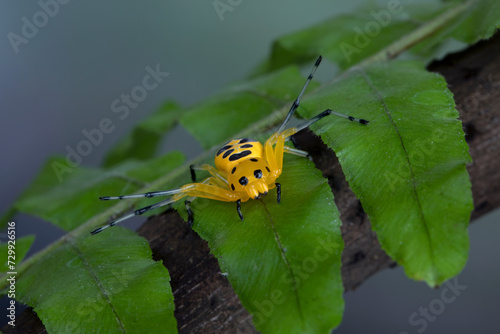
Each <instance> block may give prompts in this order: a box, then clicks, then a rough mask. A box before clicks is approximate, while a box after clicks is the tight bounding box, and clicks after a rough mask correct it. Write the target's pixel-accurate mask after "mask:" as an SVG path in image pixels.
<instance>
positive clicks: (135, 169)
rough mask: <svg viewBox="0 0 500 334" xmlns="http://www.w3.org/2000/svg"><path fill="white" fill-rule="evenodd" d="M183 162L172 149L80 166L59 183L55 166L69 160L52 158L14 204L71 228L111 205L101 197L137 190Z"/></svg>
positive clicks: (20, 209) (20, 208)
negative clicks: (109, 165)
mask: <svg viewBox="0 0 500 334" xmlns="http://www.w3.org/2000/svg"><path fill="white" fill-rule="evenodd" d="M182 162H184V156H183V155H182V154H181V153H179V152H172V153H169V154H167V155H164V156H162V157H159V158H156V159H153V160H151V161H148V162H147V163H145V162H138V161H129V162H126V163H122V164H120V165H118V166H116V167H115V168H113V169H99V168H87V167H78V168H74V169H72V171H71V173H70V174H69V175H67V176H66V177H65V178H64V182H62V183H59V180H58V177H57V176H56V174H55V173H54V168H55V166H59V165H65V164H66V161H65V160H64V159H62V158H56V159H52V160H50V161H48V162H47V163H46V164H45V166H44V168H43V169H42V171H41V172H40V174H39V175H38V176H37V178H36V179H35V181H34V182H33V183H32V184H31V186H30V187H29V188H28V189H27V190H26V191H25V193H24V194H23V195H22V196H21V198H20V199H19V200H18V201H17V202H16V203H15V204H14V207H15V209H17V210H19V211H20V212H24V213H28V214H32V215H34V216H37V217H40V218H42V219H45V220H46V221H49V222H51V223H53V224H55V225H57V226H59V227H61V228H63V229H65V230H67V231H70V230H72V229H74V228H76V227H77V226H79V225H80V224H81V223H82V222H84V221H86V220H88V219H90V218H91V217H94V216H95V215H97V214H98V213H100V212H102V211H104V210H106V209H107V208H108V207H109V202H102V201H99V197H100V196H106V195H110V194H116V195H121V194H127V193H132V192H134V191H137V190H138V189H140V188H142V186H144V185H145V183H146V182H152V181H153V180H155V179H157V178H159V177H160V176H162V175H164V174H166V173H168V172H169V171H171V170H173V169H174V168H175V167H178V166H179V165H181V164H182ZM117 192H118V194H117ZM140 203H141V204H143V203H144V202H140Z"/></svg>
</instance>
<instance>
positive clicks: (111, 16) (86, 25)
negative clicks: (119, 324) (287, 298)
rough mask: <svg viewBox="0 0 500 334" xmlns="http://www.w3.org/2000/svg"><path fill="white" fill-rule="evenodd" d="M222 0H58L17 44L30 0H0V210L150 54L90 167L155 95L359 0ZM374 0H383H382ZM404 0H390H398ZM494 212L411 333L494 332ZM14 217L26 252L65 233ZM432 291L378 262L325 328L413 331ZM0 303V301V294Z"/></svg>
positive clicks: (160, 97) (176, 95) (190, 143)
mask: <svg viewBox="0 0 500 334" xmlns="http://www.w3.org/2000/svg"><path fill="white" fill-rule="evenodd" d="M44 1H46V0H44ZM61 2H63V1H62V0H61ZM223 2H224V3H233V4H235V5H233V6H231V8H232V11H226V12H225V13H224V14H223V15H222V16H220V15H219V14H218V13H217V11H216V10H215V8H214V4H213V1H204V2H194V1H175V2H174V1H148V2H147V3H146V2H143V3H140V2H139V1H129V0H128V1H125V0H120V1H118V0H108V1H105V2H103V1H96V0H92V1H67V3H66V4H64V5H60V6H59V9H58V12H57V13H56V14H55V15H54V16H53V17H50V18H49V20H48V22H47V24H46V25H45V26H43V27H41V28H39V29H38V32H37V33H36V35H35V36H34V37H32V38H30V39H29V40H28V42H27V43H26V44H20V45H19V47H18V50H17V51H18V52H16V51H15V50H14V48H13V46H12V45H11V43H10V42H9V39H8V38H7V35H8V34H9V33H10V32H13V33H16V34H18V35H21V27H22V26H23V24H24V23H23V17H26V18H28V19H29V20H30V21H31V20H32V17H33V15H34V14H35V13H37V12H38V11H40V10H41V7H40V5H39V4H38V3H37V2H35V1H29V2H28V1H2V2H1V3H0V36H1V38H0V113H1V116H2V117H1V120H0V152H1V163H0V175H1V176H0V177H1V193H0V195H1V201H0V212H2V213H4V212H5V211H6V210H7V209H8V208H9V207H10V205H11V204H12V203H13V202H14V201H15V199H16V198H17V197H18V196H19V195H20V194H21V193H22V191H23V189H25V188H26V187H27V186H28V185H29V183H30V182H31V181H32V180H33V178H34V177H35V176H36V174H37V172H38V171H39V169H40V168H41V166H42V165H43V163H44V162H45V161H46V159H47V158H48V157H49V156H52V155H65V154H66V153H67V152H66V149H65V148H66V146H67V145H69V146H71V147H73V148H74V147H75V146H76V144H77V143H78V142H79V141H80V140H82V139H84V136H83V134H82V130H89V131H90V130H91V129H94V128H96V127H97V126H98V125H99V122H100V120H101V119H102V118H104V117H109V118H113V119H116V114H113V113H112V112H111V107H110V105H111V102H112V101H113V100H115V99H116V98H119V97H120V95H121V94H122V93H130V90H131V89H132V88H133V87H134V86H136V85H139V84H141V82H142V78H143V77H144V75H145V74H146V70H145V68H146V66H151V67H153V68H154V67H155V66H156V65H157V64H160V69H161V70H162V71H165V72H169V76H168V77H167V78H165V79H164V81H163V82H162V83H161V84H160V85H159V86H158V88H156V89H154V90H153V91H150V92H148V95H147V98H146V99H145V100H144V101H142V102H140V103H139V105H138V106H137V108H135V109H132V111H131V113H130V115H129V116H128V117H127V118H126V119H124V120H123V121H116V122H114V124H115V125H116V128H115V130H114V131H113V132H112V133H110V134H106V135H105V136H104V138H103V141H102V143H101V144H100V145H98V146H96V147H93V150H92V153H91V154H90V155H89V156H87V157H84V159H83V161H82V165H85V166H98V165H99V164H100V163H101V160H102V158H103V156H104V155H105V153H106V152H107V151H108V150H109V149H110V148H111V147H112V146H113V145H114V143H116V142H117V141H118V140H119V139H120V138H121V137H122V136H124V135H125V134H126V133H127V132H128V131H129V130H130V129H131V128H132V127H133V126H134V125H135V124H136V123H137V122H138V121H139V120H141V119H143V118H145V117H146V116H147V115H148V114H150V113H151V112H153V111H154V110H155V109H157V108H158V107H159V106H160V105H161V104H162V103H163V102H164V101H166V100H169V99H172V100H175V101H177V102H179V103H180V104H181V105H184V106H189V105H191V104H193V103H196V102H198V101H200V100H202V99H204V98H206V97H208V96H210V95H212V94H214V93H215V92H217V91H218V90H220V89H221V88H223V87H224V86H225V85H227V84H229V83H231V82H234V81H236V80H241V79H244V78H245V77H246V76H248V75H249V73H250V72H251V71H252V70H253V69H254V68H255V67H256V66H257V65H258V64H259V62H261V61H262V60H263V59H264V58H265V57H266V56H267V55H268V54H269V51H270V47H271V43H272V42H273V40H274V39H276V38H278V37H280V36H282V35H283V34H287V33H291V32H294V31H296V30H299V29H302V28H305V27H308V26H310V25H313V24H315V23H318V22H320V21H322V20H325V19H327V18H330V17H331V16H334V15H338V14H341V13H344V12H351V11H355V10H356V9H357V8H359V6H361V5H363V4H364V3H365V1H362V0H351V1H348V2H340V1H319V0H314V1H290V0H289V1H284V0H277V1H273V2H269V1H268V2H266V1H263V0H254V1H248V0H241V1H239V0H238V1H236V0H233V1H232V2H230V1H226V0H223ZM377 2H379V3H380V4H381V5H382V6H386V5H387V2H388V0H386V1H377ZM410 2H411V1H410V0H408V1H404V0H402V1H401V3H402V5H403V6H404V5H405V4H407V3H410ZM428 2H429V3H433V1H428ZM307 70H308V69H304V73H305V72H307ZM334 72H335V67H334V66H333V65H328V64H327V63H326V62H324V64H322V67H321V70H320V71H318V73H317V79H318V80H320V81H321V80H326V79H328V78H330V77H331V76H332V74H333V73H334ZM172 149H180V150H182V151H183V152H184V153H185V154H186V155H187V157H188V158H191V157H194V156H196V155H197V153H199V152H200V150H201V148H200V146H199V145H198V144H197V143H196V141H195V140H194V139H192V138H191V137H190V136H189V134H187V133H186V131H184V130H183V129H182V127H180V126H179V127H177V128H176V129H175V130H174V131H173V132H172V133H171V134H170V135H168V136H167V138H166V139H165V140H164V142H163V145H162V149H161V151H162V152H167V151H169V150H172ZM499 219H500V211H499V210H496V211H495V212H493V213H491V214H489V215H487V216H485V217H482V218H481V219H479V220H478V221H476V222H475V223H474V224H472V225H471V227H470V236H471V251H470V259H469V262H468V264H467V266H466V268H465V269H464V271H463V272H462V273H461V274H460V275H459V276H458V278H457V283H458V284H459V285H461V286H466V288H465V289H464V290H461V291H460V295H458V296H457V297H456V299H455V300H454V301H453V302H452V303H449V304H445V309H444V310H441V311H440V312H439V314H438V315H437V316H436V317H435V318H434V319H432V320H426V321H425V322H426V328H425V330H423V331H422V332H425V333H472V332H480V333H500V324H499V321H498V316H499V313H500V307H499V306H498V304H499V303H498V300H499V298H500V291H499V289H498V285H497V283H498V278H499V269H498V265H497V263H498V254H499V253H500V243H499V242H498V241H497V239H498V235H500V225H499V224H498V222H499ZM14 220H15V221H16V225H17V236H18V237H21V236H24V235H28V234H36V236H37V237H36V240H35V243H34V245H33V247H32V250H31V251H30V253H29V254H33V252H36V251H37V250H40V249H41V248H43V247H45V246H46V245H47V244H48V243H50V242H52V241H53V240H55V239H56V238H58V237H59V236H61V235H63V234H64V233H63V231H61V230H59V229H58V228H56V227H53V226H52V225H50V224H49V223H47V222H45V221H42V220H39V219H37V218H34V217H31V216H28V215H23V214H19V215H17V216H16V217H15V219H14ZM141 221H142V220H141V219H139V222H141ZM137 223H138V222H137V221H136V224H137ZM4 232H5V231H2V233H4ZM2 236H3V235H2ZM3 239H5V236H3ZM47 270H50V268H47ZM445 287H446V285H445V286H443V287H442V288H445ZM440 299H441V289H436V290H432V289H429V288H428V287H427V286H426V285H425V284H424V283H420V282H414V281H410V280H408V279H407V278H406V277H405V276H404V272H403V270H402V269H401V268H396V269H393V270H386V271H383V272H381V273H379V274H377V275H375V276H374V277H372V278H371V279H369V280H368V281H367V282H365V283H364V284H363V285H362V286H361V287H360V288H358V290H356V291H354V292H348V293H346V295H345V300H346V310H345V315H344V320H343V322H342V324H341V325H340V327H339V328H338V330H337V331H336V333H365V332H370V333H420V332H419V331H417V330H422V328H423V324H422V320H420V319H425V317H423V316H418V317H416V318H415V320H416V321H420V322H419V323H418V325H412V324H411V323H410V322H409V317H410V316H411V315H412V313H414V312H417V313H419V312H420V309H421V308H429V307H435V306H436V305H438V304H439V302H436V300H440ZM0 307H1V309H2V310H5V307H6V299H4V300H3V301H2V304H1V305H0ZM3 314H4V312H2V311H0V315H2V318H0V320H1V324H2V325H3V324H5V323H6V321H7V318H5V317H4V316H3Z"/></svg>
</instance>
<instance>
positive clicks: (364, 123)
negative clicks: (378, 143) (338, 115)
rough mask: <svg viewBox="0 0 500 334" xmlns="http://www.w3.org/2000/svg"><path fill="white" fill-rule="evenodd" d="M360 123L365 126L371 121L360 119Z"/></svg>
mask: <svg viewBox="0 0 500 334" xmlns="http://www.w3.org/2000/svg"><path fill="white" fill-rule="evenodd" d="M359 122H360V123H361V124H363V125H366V124H368V123H370V121H367V120H366V119H360V120H359Z"/></svg>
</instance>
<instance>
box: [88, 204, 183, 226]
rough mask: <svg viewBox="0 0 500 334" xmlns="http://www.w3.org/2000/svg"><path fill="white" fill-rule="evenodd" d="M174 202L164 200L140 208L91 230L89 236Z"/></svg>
mask: <svg viewBox="0 0 500 334" xmlns="http://www.w3.org/2000/svg"><path fill="white" fill-rule="evenodd" d="M173 202H175V200H174V199H173V198H168V199H166V200H163V201H161V202H158V203H155V204H151V205H148V206H145V207H143V208H140V209H137V210H135V211H132V212H131V213H129V214H127V215H125V216H123V217H120V218H118V219H116V220H113V221H112V222H111V223H109V224H107V225H104V226H102V227H99V228H97V229H95V230H93V231H92V232H90V233H91V234H97V233H99V232H102V231H103V230H105V229H107V228H108V227H112V226H115V225H116V224H118V223H121V222H122V221H124V220H126V219H129V218H132V217H134V216H139V215H142V214H144V213H146V212H148V211H151V210H154V209H157V208H159V207H162V206H165V205H168V204H170V203H173Z"/></svg>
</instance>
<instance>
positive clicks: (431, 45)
mask: <svg viewBox="0 0 500 334" xmlns="http://www.w3.org/2000/svg"><path fill="white" fill-rule="evenodd" d="M450 4H452V5H453V6H452V7H450V8H451V9H452V10H453V9H454V8H458V9H461V10H460V11H457V13H456V15H454V16H453V17H452V19H451V20H450V22H447V24H446V25H443V27H442V28H441V29H439V30H437V31H436V32H435V33H433V34H431V35H429V36H428V37H427V38H426V39H424V40H423V41H422V42H421V43H419V44H418V45H416V46H415V47H414V48H412V50H411V51H412V53H414V54H417V55H419V56H420V57H421V59H425V60H426V61H430V60H432V59H435V58H436V56H435V55H436V53H437V52H438V50H439V47H440V46H441V45H443V44H444V43H445V42H446V41H447V40H448V39H454V40H457V41H460V42H463V43H466V44H469V45H471V44H474V43H476V42H478V41H479V40H481V39H488V38H490V37H491V36H492V35H493V33H494V32H495V30H496V29H497V28H499V27H500V2H498V1H495V0H469V1H466V2H464V1H457V0H454V1H450Z"/></svg>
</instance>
